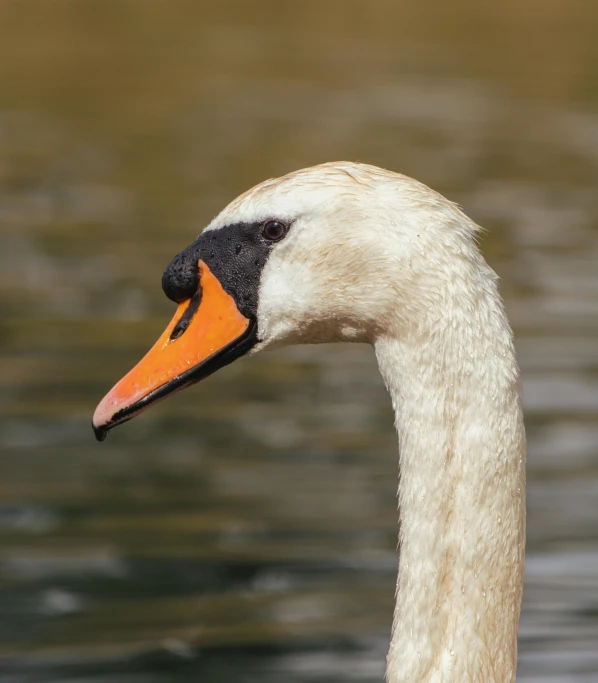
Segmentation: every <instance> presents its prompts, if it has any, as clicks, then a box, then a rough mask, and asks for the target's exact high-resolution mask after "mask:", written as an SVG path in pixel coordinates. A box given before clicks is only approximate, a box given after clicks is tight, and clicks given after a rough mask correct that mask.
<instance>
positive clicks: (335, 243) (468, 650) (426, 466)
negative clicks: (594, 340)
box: [209, 162, 525, 683]
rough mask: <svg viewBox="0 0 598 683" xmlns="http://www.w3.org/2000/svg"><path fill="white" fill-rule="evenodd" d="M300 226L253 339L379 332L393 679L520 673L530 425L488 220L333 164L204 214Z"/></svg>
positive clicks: (270, 281)
mask: <svg viewBox="0 0 598 683" xmlns="http://www.w3.org/2000/svg"><path fill="white" fill-rule="evenodd" d="M270 218H276V219H279V220H285V221H288V222H291V223H292V227H291V229H290V230H289V233H288V235H287V236H286V237H285V238H284V239H283V240H281V242H280V243H278V244H276V245H275V246H274V248H273V250H272V253H271V255H270V257H269V259H268V261H267V263H266V265H265V267H264V270H263V273H262V277H261V282H260V289H259V307H258V329H259V338H260V340H261V342H260V344H259V345H258V346H257V347H256V350H261V349H265V348H271V347H275V346H280V345H283V344H293V343H300V342H310V343H313V342H329V341H360V342H369V343H371V344H372V345H373V346H374V349H375V351H376V355H377V358H378V363H379V367H380V371H381V373H382V376H383V378H384V380H385V382H386V385H387V387H388V390H389V392H390V395H391V398H392V402H393V406H394V409H395V412H396V426H397V431H398V436H399V446H400V482H399V515H400V534H399V541H400V564H399V572H398V583H397V600H396V606H395V611H394V623H393V633H392V640H391V645H390V651H389V654H388V660H387V679H388V681H389V683H399V682H401V683H403V682H405V683H415V682H418V683H420V682H423V681H425V682H430V683H431V682H434V683H449V682H450V683H457V682H458V683H462V682H463V681H475V682H477V683H479V682H481V681H492V682H496V683H498V682H499V681H500V682H501V683H503V682H505V681H512V680H514V678H515V669H516V658H517V629H518V623H519V612H520V606H521V592H522V584H523V559H524V546H525V432H524V426H523V420H522V413H521V405H520V390H519V372H518V368H517V363H516V360H515V354H514V349H513V342H512V334H511V330H510V328H509V324H508V322H507V319H506V316H505V313H504V309H503V305H502V302H501V299H500V296H499V294H498V290H497V284H496V276H495V274H494V273H493V271H492V270H491V269H490V268H489V267H488V266H487V265H486V263H485V261H484V260H483V258H482V256H481V254H480V252H479V250H478V249H477V246H476V242H475V236H476V232H477V231H478V227H477V226H476V225H475V224H474V223H473V222H472V221H471V220H470V219H469V218H467V217H466V216H465V215H464V214H463V213H462V211H461V210H460V209H459V208H458V207H457V206H455V205H454V204H452V203H451V202H449V201H448V200H446V199H445V198H443V197H442V196H440V195H438V194H437V193H435V192H433V191H432V190H430V189H429V188H427V187H425V186H424V185H422V184H421V183H418V182H416V181H414V180H412V179H410V178H407V177H405V176H402V175H399V174H396V173H391V172H389V171H385V170H382V169H379V168H375V167H372V166H367V165H363V164H354V163H349V162H340V163H332V164H324V165H321V166H316V167H313V168H309V169H305V170H302V171H297V172H295V173H292V174H290V175H288V176H285V177H283V178H280V179H276V180H269V181H266V182H265V183H262V184H261V185H258V186H257V187H255V188H253V189H252V190H249V191H248V192H247V193H245V194H244V195H242V196H241V197H239V198H238V199H236V200H235V201H233V202H232V203H231V204H230V205H229V206H228V207H227V208H226V209H225V210H224V211H223V212H222V213H221V214H220V215H219V216H218V217H217V218H216V219H215V220H214V221H213V222H212V224H211V225H210V226H209V229H218V228H219V227H222V226H224V225H226V224H229V223H232V222H237V221H262V220H267V219H270Z"/></svg>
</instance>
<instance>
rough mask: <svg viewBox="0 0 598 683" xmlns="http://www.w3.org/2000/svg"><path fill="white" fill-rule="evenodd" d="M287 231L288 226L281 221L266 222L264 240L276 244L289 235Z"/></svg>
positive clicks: (263, 230) (263, 229) (263, 231)
mask: <svg viewBox="0 0 598 683" xmlns="http://www.w3.org/2000/svg"><path fill="white" fill-rule="evenodd" d="M287 230H288V228H287V226H286V225H285V224H284V223H281V222H280V221H266V222H265V223H264V226H263V227H262V235H263V236H264V239H267V240H268V241H270V242H275V241H276V240H279V239H281V238H283V237H284V236H285V235H286V234H287Z"/></svg>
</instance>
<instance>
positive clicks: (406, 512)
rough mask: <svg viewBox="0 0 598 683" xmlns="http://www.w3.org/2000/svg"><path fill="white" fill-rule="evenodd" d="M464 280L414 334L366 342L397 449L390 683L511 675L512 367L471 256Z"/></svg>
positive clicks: (486, 281) (520, 534)
mask: <svg viewBox="0 0 598 683" xmlns="http://www.w3.org/2000/svg"><path fill="white" fill-rule="evenodd" d="M466 275H467V277H466V278H465V280H464V286H463V289H462V291H459V286H458V285H454V286H453V285H452V294H451V295H450V297H449V298H447V299H445V301H444V302H443V305H442V306H437V307H431V308H430V312H429V314H428V313H424V314H423V315H422V318H421V320H420V321H419V323H418V325H415V326H413V328H412V329H411V330H410V331H407V333H404V332H403V333H400V334H399V333H396V334H395V333H393V332H392V331H389V332H388V333H387V334H382V335H380V336H379V337H378V338H377V339H376V341H375V344H374V346H375V350H376V355H377V358H378V363H379V366H380V371H381V373H382V375H383V377H384V380H385V382H386V384H387V387H388V389H389V392H390V394H391V397H392V401H393V406H394V409H395V412H396V425H397V431H398V435H399V448H400V482H399V516H400V535H399V547H400V560H399V573H398V582H397V602H396V607H395V611H394V620H393V633H392V640H391V645H390V651H389V654H388V661H387V680H388V682H389V683H415V682H417V683H422V682H426V683H427V682H434V683H444V682H446V683H449V682H450V683H457V682H458V683H463V682H464V681H476V682H479V681H485V682H492V683H499V682H500V683H505V682H506V681H512V680H514V678H515V670H516V660H517V630H518V625H519V613H520V606H521V593H522V585H523V564H524V563H523V560H524V546H525V432H524V427H523V419H522V413H521V406H520V392H519V378H518V369H517V364H516V361H515V356H514V350H513V344H512V337H511V331H510V328H509V325H508V322H507V320H506V317H505V314H504V311H503V308H502V303H501V301H500V298H499V295H498V292H497V290H496V285H495V282H494V279H493V276H492V273H491V271H490V270H489V269H488V268H487V267H486V266H485V264H483V262H482V261H481V260H480V262H478V263H475V264H473V265H472V266H471V272H470V273H468V274H466ZM397 329H399V326H397Z"/></svg>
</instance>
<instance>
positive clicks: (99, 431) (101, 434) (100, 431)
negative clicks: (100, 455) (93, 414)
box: [91, 421, 109, 441]
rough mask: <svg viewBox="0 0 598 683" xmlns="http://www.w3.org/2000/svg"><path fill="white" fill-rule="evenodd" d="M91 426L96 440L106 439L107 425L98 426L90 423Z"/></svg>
mask: <svg viewBox="0 0 598 683" xmlns="http://www.w3.org/2000/svg"><path fill="white" fill-rule="evenodd" d="M91 427H92V429H93V433H94V435H95V437H96V439H97V440H98V441H105V440H106V435H107V434H108V429H109V428H108V427H106V426H105V425H100V426H99V427H96V425H95V424H94V423H93V421H92V423H91Z"/></svg>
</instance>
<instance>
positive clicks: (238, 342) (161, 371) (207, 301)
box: [92, 260, 255, 441]
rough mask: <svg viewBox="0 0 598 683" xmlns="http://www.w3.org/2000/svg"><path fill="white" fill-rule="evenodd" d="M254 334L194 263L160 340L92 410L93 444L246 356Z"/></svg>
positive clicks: (215, 282) (251, 326)
mask: <svg viewBox="0 0 598 683" xmlns="http://www.w3.org/2000/svg"><path fill="white" fill-rule="evenodd" d="M254 328H255V323H254V322H253V321H251V320H249V319H248V318H246V317H245V316H244V315H242V314H241V313H240V311H239V309H238V308H237V305H236V303H235V301H234V299H233V298H232V297H231V296H230V295H229V294H227V293H226V292H225V291H224V289H223V288H222V285H221V284H220V282H219V281H218V279H217V278H216V277H215V276H214V275H213V274H212V272H211V271H210V269H209V268H208V266H207V265H206V264H205V263H204V262H203V261H201V260H200V261H199V286H198V288H197V292H196V293H195V295H194V296H193V297H192V298H191V299H187V300H185V301H182V302H181V303H180V304H179V306H178V308H177V311H176V313H175V315H174V318H173V319H172V320H171V321H170V324H169V325H168V327H167V328H166V330H164V333H163V334H162V336H161V337H160V338H159V339H158V341H157V342H156V343H155V344H154V346H153V347H152V348H151V349H150V350H149V351H148V353H147V354H146V355H145V356H144V357H143V358H142V360H141V361H140V362H139V363H138V364H137V365H136V366H135V367H134V368H133V369H132V370H131V371H130V372H129V373H128V374H127V375H125V376H124V377H123V378H122V379H121V380H120V382H118V383H117V384H116V385H115V386H114V387H113V388H112V389H111V391H110V392H109V393H108V394H106V396H104V398H103V399H102V401H101V402H100V404H99V405H98V407H97V408H96V411H95V413H94V415H93V420H92V425H93V429H94V432H95V435H96V438H97V439H98V441H103V440H104V439H105V438H106V433H107V432H108V431H109V430H110V429H112V428H113V427H116V426H117V425H119V424H122V423H123V422H126V421H127V420H130V419H131V418H132V417H135V416H136V415H138V414H139V413H140V412H142V411H143V410H145V409H146V408H148V407H149V406H150V405H152V404H153V403H156V402H157V401H159V400H161V399H163V398H165V397H166V396H168V395H169V394H172V393H174V392H176V391H180V390H181V389H183V388H184V387H186V386H189V385H190V384H194V383H195V382H198V381H199V380H201V379H203V378H204V377H207V376H208V375H210V374H212V373H213V372H215V371H216V370H218V369H219V368H221V367H222V366H224V365H227V364H228V363H231V362H232V361H233V360H235V358H238V357H239V356H240V355H242V354H243V353H245V352H246V351H248V350H249V348H251V346H252V345H253V343H254V342H255V329H254Z"/></svg>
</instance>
